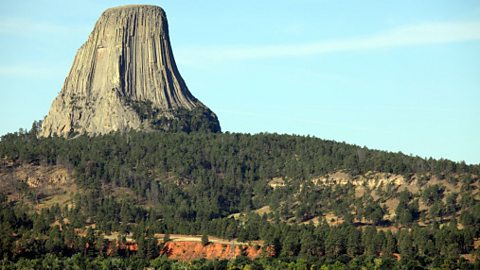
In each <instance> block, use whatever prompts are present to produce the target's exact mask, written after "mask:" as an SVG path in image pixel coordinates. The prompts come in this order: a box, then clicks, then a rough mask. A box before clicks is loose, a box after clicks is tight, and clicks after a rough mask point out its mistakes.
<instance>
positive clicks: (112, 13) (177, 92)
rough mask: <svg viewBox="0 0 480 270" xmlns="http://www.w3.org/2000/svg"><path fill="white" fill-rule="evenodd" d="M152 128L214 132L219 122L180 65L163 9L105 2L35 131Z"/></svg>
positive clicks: (67, 133) (95, 131) (60, 132)
mask: <svg viewBox="0 0 480 270" xmlns="http://www.w3.org/2000/svg"><path fill="white" fill-rule="evenodd" d="M156 129H158V130H173V131H187V132H188V131H201V130H204V131H213V132H217V131H220V124H219V122H218V119H217V117H216V115H215V114H214V113H213V112H212V111H210V109H208V108H207V107H206V106H205V105H203V104H202V103H201V102H200V101H199V100H197V99H196V98H195V97H194V96H193V95H192V94H191V93H190V91H189V90H188V88H187V86H186V84H185V82H184V81H183V79H182V77H181V76H180V73H179V72H178V69H177V66H176V64H175V60H174V58H173V53H172V49H171V46H170V40H169V36H168V24H167V18H166V15H165V12H164V11H163V9H161V8H160V7H156V6H146V5H132V6H122V7H116V8H111V9H108V10H106V11H105V12H104V13H103V14H102V16H101V17H100V19H99V20H98V22H97V23H96V25H95V28H94V29H93V31H92V33H91V34H90V36H89V37H88V40H87V42H85V44H83V46H82V47H81V48H80V49H79V50H78V52H77V55H76V57H75V60H74V62H73V65H72V68H71V70H70V73H69V74H68V76H67V78H66V79H65V84H64V86H63V88H62V90H61V92H60V94H59V95H58V96H57V97H56V99H55V100H54V101H53V104H52V107H51V109H50V111H49V113H48V115H47V117H46V118H45V120H44V122H43V125H42V131H41V133H40V136H44V137H48V136H53V135H56V136H62V137H69V136H74V135H76V134H89V135H96V134H105V133H109V132H112V131H120V132H123V131H128V130H156Z"/></svg>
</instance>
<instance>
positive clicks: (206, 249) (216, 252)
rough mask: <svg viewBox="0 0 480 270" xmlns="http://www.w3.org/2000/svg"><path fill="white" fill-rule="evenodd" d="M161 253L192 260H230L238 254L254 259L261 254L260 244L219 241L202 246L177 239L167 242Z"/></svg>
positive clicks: (183, 259) (174, 257)
mask: <svg viewBox="0 0 480 270" xmlns="http://www.w3.org/2000/svg"><path fill="white" fill-rule="evenodd" d="M162 254H166V255H167V256H168V258H169V259H173V260H179V261H193V260H198V259H207V260H213V259H219V260H220V259H223V260H231V259H234V258H236V257H238V256H242V255H244V256H247V257H249V258H250V259H255V258H257V257H259V256H260V255H261V254H262V248H261V246H260V245H254V246H245V245H237V244H234V243H231V244H221V243H215V242H213V243H209V244H208V245H206V246H203V245H202V243H199V242H189V241H182V242H180V241H178V242H175V241H173V242H167V243H166V244H165V246H164V248H163V250H162Z"/></svg>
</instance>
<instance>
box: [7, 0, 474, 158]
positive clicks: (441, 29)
mask: <svg viewBox="0 0 480 270" xmlns="http://www.w3.org/2000/svg"><path fill="white" fill-rule="evenodd" d="M227 2H228V4H226V3H227ZM133 3H147V4H156V5H160V6H162V7H163V8H164V9H165V11H166V12H167V16H168V19H169V26H170V38H171V41H172V46H173V51H174V55H175V57H176V60H177V64H178V66H179V70H180V73H181V74H182V76H183V78H184V79H185V81H186V82H187V85H188V86H189V89H190V91H191V92H192V93H193V94H194V95H195V96H196V97H197V98H199V99H200V100H201V101H202V102H204V103H205V104H206V105H207V106H209V107H210V108H211V109H212V110H213V111H215V112H216V113H217V115H218V116H219V119H220V121H221V125H222V129H223V130H224V131H232V132H245V133H258V132H277V133H288V134H302V135H312V136H316V137H320V138H324V139H333V140H336V141H345V142H348V143H354V144H357V145H360V146H364V145H365V146H367V147H369V148H374V149H382V150H389V151H395V152H397V151H402V152H403V153H406V154H413V155H419V156H421V157H430V156H432V157H434V158H441V157H443V158H448V159H452V160H455V161H461V160H464V161H466V162H467V163H480V1H478V0H472V1H466V0H448V1H443V0H422V1H418V0H415V1H409V0H402V1H387V0H385V1H378V0H375V1H369V0H363V1H342V0H329V1H323V0H317V1H315V0H295V1H293V0H291V1H282V0H271V1H258V0H243V1H220V0H218V1H185V0H169V1H167V0H166V1H144V2H138V1H134V0H132V1H111V0H102V1H98V0H83V1H70V0H69V1H66V0H48V1H47V0H22V1H19V0H1V2H0V134H5V133H8V132H13V131H17V130H18V129H19V128H21V127H22V128H30V127H31V123H32V122H33V121H34V120H40V119H42V118H43V117H44V116H45V115H46V114H47V113H48V110H49V108H50V105H51V102H52V101H53V99H54V97H55V96H56V95H57V94H58V92H59V91H60V89H61V87H62V84H63V81H64V79H65V77H66V75H67V73H68V71H69V68H70V66H71V64H72V62H73V58H74V56H75V53H76V51H77V50H78V48H79V47H80V46H81V45H82V44H83V42H85V41H86V39H87V37H88V34H89V33H90V31H91V30H92V29H93V26H94V24H95V21H96V20H97V19H98V17H99V16H100V14H101V13H102V11H103V10H105V9H106V8H109V7H113V6H118V5H124V4H133Z"/></svg>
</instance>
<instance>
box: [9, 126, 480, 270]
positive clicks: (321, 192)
mask: <svg viewBox="0 0 480 270" xmlns="http://www.w3.org/2000/svg"><path fill="white" fill-rule="evenodd" d="M34 127H35V126H34ZM36 130H37V129H36V128H33V129H32V131H30V132H18V133H15V134H8V135H5V136H3V137H2V139H1V142H0V158H1V164H0V184H1V185H2V186H0V188H2V190H3V191H2V193H4V195H5V197H4V198H6V199H5V200H4V201H3V202H2V203H3V204H10V205H16V206H15V208H12V209H14V210H12V211H14V213H16V214H13V216H16V217H17V219H7V218H5V219H3V217H2V215H0V218H2V220H0V221H2V222H3V223H4V224H8V225H5V226H3V225H2V228H11V230H10V229H5V230H3V231H2V235H3V236H5V238H3V239H5V241H4V244H3V247H2V250H3V252H4V254H5V255H4V256H7V257H8V258H13V259H14V260H17V259H18V258H20V257H22V256H26V257H28V258H31V257H32V256H33V257H35V256H39V255H41V254H44V252H48V247H47V246H42V245H40V247H43V249H40V250H37V251H28V252H26V251H25V250H24V249H21V248H19V249H15V250H14V251H11V250H12V249H11V246H12V245H17V246H18V245H20V246H22V245H21V244H22V243H23V244H24V245H26V246H28V245H29V244H28V241H27V240H28V239H29V237H33V236H31V235H28V234H27V235H26V234H25V232H26V231H29V230H31V229H34V230H35V231H36V232H37V233H38V235H39V236H36V237H33V238H35V239H42V237H45V236H42V235H48V234H49V233H50V231H51V230H52V229H50V228H49V226H48V225H47V226H45V224H55V223H58V222H60V224H62V226H64V227H66V228H70V229H71V230H74V229H75V230H82V229H85V230H86V228H87V227H88V228H91V226H93V225H95V231H94V232H92V231H91V232H90V233H91V234H95V235H96V236H98V237H102V239H103V236H102V235H104V234H105V235H107V234H109V233H112V232H116V233H120V234H125V235H126V234H128V233H130V232H132V231H133V232H134V233H133V235H134V238H135V241H137V243H139V251H138V254H141V255H142V256H144V257H145V258H146V259H147V260H148V259H152V258H155V256H158V249H157V251H156V252H157V253H155V251H152V250H150V249H149V247H152V242H151V239H153V236H152V235H153V234H155V233H179V234H209V235H215V236H218V237H223V238H225V239H232V238H237V239H239V240H240V241H251V240H263V241H265V246H264V247H268V246H270V247H271V248H272V249H273V256H275V257H279V258H281V259H282V258H283V259H282V260H287V261H288V260H291V259H297V258H300V257H301V258H303V259H307V260H308V261H309V263H310V264H311V265H313V264H314V263H320V264H322V263H323V262H325V260H326V259H327V262H328V260H330V263H332V262H336V261H338V260H340V261H341V264H344V265H348V264H349V261H350V260H352V261H353V259H354V258H356V257H358V256H367V255H368V256H370V257H362V259H361V260H362V261H361V262H357V263H359V264H360V265H363V263H364V262H365V263H366V262H367V260H371V259H372V258H375V257H378V256H384V258H383V259H384V260H385V261H390V262H391V263H393V262H392V260H393V259H392V258H394V257H392V255H393V254H400V255H398V256H400V257H401V258H402V260H408V261H409V262H414V263H417V264H420V265H423V266H432V265H441V264H442V263H444V259H445V260H447V259H448V260H449V263H453V264H454V265H460V264H461V263H462V260H460V259H459V258H467V259H469V260H470V262H473V261H474V260H475V258H477V257H475V256H476V255H475V252H476V250H477V249H476V244H475V243H476V242H475V241H478V237H480V225H479V224H480V207H479V203H478V201H479V192H478V191H479V181H478V180H479V179H478V177H479V175H480V166H479V165H466V164H465V163H463V162H462V163H457V162H452V161H449V160H435V159H423V158H420V157H412V156H408V155H405V154H402V153H389V152H385V151H378V150H369V149H367V148H365V147H359V146H355V145H350V144H346V143H338V142H334V141H329V140H322V139H318V138H313V137H305V136H291V135H278V134H257V135H248V134H231V133H222V134H219V133H195V132H192V133H189V134H187V133H168V132H148V133H146V132H131V133H127V134H118V133H115V134H109V135H102V136H97V137H88V136H79V137H76V138H74V139H63V138H37V136H36V135H37V134H36ZM42 171H43V172H47V173H48V174H52V173H51V172H55V174H56V173H58V172H59V171H66V172H65V173H63V174H62V175H63V176H62V177H63V178H62V179H63V180H62V181H58V180H55V179H54V180H53V183H54V184H53V185H51V186H52V188H51V189H42V180H41V179H43V178H45V177H43V178H42V176H38V175H39V174H42V173H41V172H42ZM43 174H45V173H43ZM22 175H26V176H25V177H23V178H21V177H20V176H22ZM37 178H38V179H39V180H38V181H37V180H35V179H37ZM47 178H48V177H47ZM25 179H26V180H25ZM32 179H33V180H34V181H33V180H32ZM49 181H50V180H49ZM69 181H70V182H69ZM47 182H48V181H47ZM25 183H27V184H25ZM49 183H50V182H49ZM55 183H56V184H55ZM58 183H70V184H68V187H67V184H58ZM50 184H51V183H50ZM50 184H49V185H50ZM45 185H47V184H45ZM62 185H63V186H62ZM55 196H57V197H55ZM52 202H57V203H59V204H60V205H64V208H62V207H60V206H59V204H55V203H52ZM23 206H28V207H32V208H33V209H36V211H40V209H42V210H41V211H40V214H38V215H35V216H33V217H30V218H28V217H29V215H30V214H26V213H28V210H25V208H24V207H23ZM27 209H28V208H27ZM5 211H10V210H6V209H5ZM25 211H27V212H25ZM3 215H4V217H7V216H11V215H12V213H10V212H8V213H3ZM38 220H41V221H42V222H41V223H39V221H38ZM62 220H68V222H66V223H65V222H63V221H62ZM64 223H65V224H64ZM39 224H43V225H39ZM314 225H315V226H314ZM52 226H53V225H52ZM62 228H63V227H62ZM65 230H66V229H62V232H63V231H65ZM89 230H91V229H89ZM299 236H301V237H299ZM420 236H421V237H420ZM9 239H10V240H9ZM148 239H150V240H148ZM371 239H377V240H378V241H377V242H372V241H371ZM147 240H148V241H147ZM9 241H11V242H9ZM15 241H16V244H14V242H15ZM24 241H26V242H25V243H24ZM149 241H150V242H149ZM47 242H48V241H47ZM47 242H45V243H44V244H45V245H46V243H47ZM60 242H61V241H60ZM63 243H64V244H63V245H60V246H61V247H62V248H61V249H62V250H63V249H64V252H63V253H62V254H72V253H75V252H80V253H82V250H83V249H82V248H79V246H78V245H75V244H72V242H68V243H69V244H67V242H66V240H65V241H64V242H63ZM96 243H98V241H97V242H96ZM153 243H155V242H153ZM65 245H66V246H65ZM92 245H93V242H92ZM352 245H353V246H352ZM80 246H81V247H84V246H85V245H84V243H82V244H80ZM9 248H10V249H9ZM147 250H148V252H149V253H148V254H149V255H148V256H146V255H145V254H147V253H144V252H147ZM96 252H97V253H95V252H93V253H92V254H90V255H88V254H87V253H85V251H84V250H83V253H84V256H93V257H95V256H97V255H98V254H101V252H100V251H99V250H97V251H96ZM155 254H157V255H155ZM414 254H418V255H414ZM372 256H373V257H372ZM127 257H128V256H127ZM340 258H341V259H340ZM368 258H370V259H368ZM331 260H333V261H331ZM363 260H365V261H363ZM463 261H465V260H463ZM404 263H405V262H404ZM146 264H147V265H148V263H146ZM317 265H319V264H317ZM357 266H358V265H357ZM259 269H262V268H259ZM352 269H355V268H352Z"/></svg>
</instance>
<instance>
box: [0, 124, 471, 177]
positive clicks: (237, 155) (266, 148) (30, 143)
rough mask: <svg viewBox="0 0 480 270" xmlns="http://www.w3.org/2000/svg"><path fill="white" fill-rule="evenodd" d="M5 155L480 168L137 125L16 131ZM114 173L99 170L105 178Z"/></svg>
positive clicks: (242, 165)
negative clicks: (51, 134)
mask: <svg viewBox="0 0 480 270" xmlns="http://www.w3.org/2000/svg"><path fill="white" fill-rule="evenodd" d="M0 155H1V156H2V157H4V158H8V159H11V160H12V161H17V160H18V161H22V162H43V163H46V164H55V163H57V162H67V163H70V164H72V165H74V166H75V168H78V169H81V168H84V167H85V164H83V163H82V162H85V161H86V160H89V161H90V162H97V163H98V164H97V165H101V166H105V165H108V167H111V166H113V167H111V168H112V169H116V168H117V167H118V165H119V164H133V163H136V162H137V161H139V160H141V162H140V164H139V165H140V167H139V168H137V169H136V171H138V172H141V170H142V169H148V168H154V167H158V168H160V169H163V170H165V171H169V170H173V171H175V172H176V173H177V174H178V175H180V176H189V175H191V173H192V171H194V170H197V169H199V168H201V167H203V168H204V169H208V170H213V171H214V172H216V173H220V172H223V173H227V172H231V173H232V174H231V175H230V176H234V177H236V178H239V179H245V178H246V179H250V180H257V179H262V178H273V177H278V176H281V177H283V176H287V177H292V178H299V179H306V178H309V177H312V176H319V175H322V174H325V173H328V172H332V171H337V170H341V169H345V170H348V171H351V172H352V173H353V174H362V173H366V172H368V171H378V172H387V173H395V174H403V175H406V174H414V173H433V174H436V175H446V174H451V173H472V174H477V175H478V174H480V165H466V164H465V163H464V162H460V163H458V162H452V161H449V160H446V159H440V160H435V159H432V158H429V159H424V158H421V157H418V156H415V157H414V156H409V155H405V154H402V153H401V152H400V153H392V152H386V151H378V150H370V149H368V148H366V147H359V146H356V145H352V144H347V143H339V142H335V141H330V140H322V139H318V138H315V137H305V136H292V135H278V134H268V133H267V134H257V135H248V134H237V133H228V132H227V133H224V134H214V133H190V134H187V133H163V132H150V133H144V132H136V133H129V134H124V135H122V134H111V135H104V136H97V137H88V136H80V137H77V138H76V139H73V140H65V139H61V138H48V139H38V138H36V136H35V132H34V133H31V132H30V133H14V134H7V135H4V136H3V137H2V138H1V144H0ZM116 165H117V166H116ZM232 168H234V169H232ZM105 173H106V172H105ZM99 176H100V175H99ZM111 176H112V175H108V174H104V173H102V175H101V176H100V178H108V177H111ZM113 176H114V175H113Z"/></svg>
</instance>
